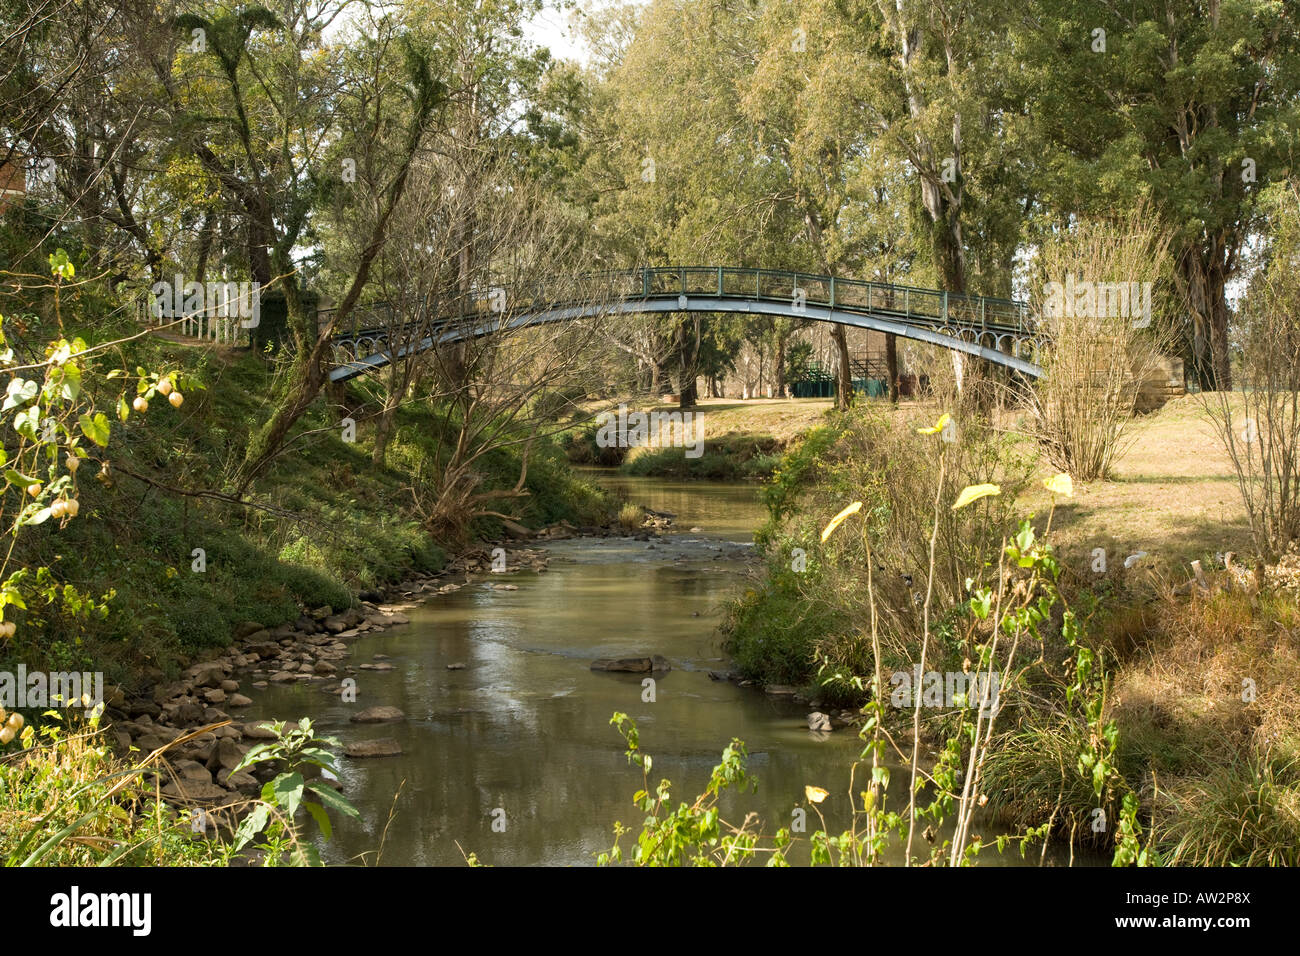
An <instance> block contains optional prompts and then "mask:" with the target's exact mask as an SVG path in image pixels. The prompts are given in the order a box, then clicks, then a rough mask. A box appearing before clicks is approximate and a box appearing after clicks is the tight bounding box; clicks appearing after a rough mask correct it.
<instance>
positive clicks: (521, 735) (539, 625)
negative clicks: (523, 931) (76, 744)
mask: <svg viewBox="0 0 1300 956" xmlns="http://www.w3.org/2000/svg"><path fill="white" fill-rule="evenodd" d="M600 480H601V481H602V482H603V483H605V484H606V486H607V487H611V488H613V489H615V490H618V489H621V490H622V492H624V493H626V494H627V496H628V497H629V498H630V500H633V501H636V502H638V503H642V504H645V505H647V506H649V507H651V508H653V509H655V510H656V511H666V512H672V513H674V514H675V515H676V516H677V518H676V520H675V523H674V527H673V529H672V531H671V532H670V533H669V534H667V535H665V537H664V538H663V539H661V540H659V541H656V542H653V543H647V542H645V541H638V540H635V539H631V538H579V539H572V540H567V541H557V542H553V543H550V544H548V545H547V547H548V550H549V552H550V556H551V557H550V566H549V569H548V570H547V571H545V572H544V573H537V572H534V571H524V572H520V573H517V574H505V575H500V574H498V575H492V576H491V579H492V580H491V583H493V584H500V583H510V584H514V585H516V586H517V588H518V589H517V590H497V589H493V588H490V587H489V586H486V585H488V584H489V582H486V581H476V582H475V583H473V584H471V585H469V586H467V587H465V588H462V589H461V590H459V591H455V592H452V593H449V594H446V595H442V596H439V597H435V598H434V599H433V600H432V601H431V602H430V603H428V604H426V605H424V606H422V607H420V608H418V609H416V610H413V611H410V612H408V616H409V617H410V619H411V623H410V625H409V626H406V627H400V628H395V629H392V630H389V631H386V632H383V633H381V634H378V635H376V636H373V637H366V638H363V639H362V640H360V641H358V642H357V643H355V644H354V645H353V647H352V649H353V655H354V656H353V658H352V659H351V660H350V661H349V663H350V664H352V665H353V666H356V665H359V664H363V663H366V662H368V661H370V660H371V659H372V658H373V656H374V655H384V656H385V657H386V659H387V660H388V662H389V663H391V664H392V665H393V669H392V670H389V671H378V672H376V671H359V672H358V673H357V682H358V687H357V692H358V698H357V701H356V703H342V702H340V701H339V699H338V698H337V697H335V696H331V695H328V694H326V693H324V692H322V690H321V689H320V688H319V687H316V688H313V687H312V686H311V685H310V684H291V685H280V684H272V685H271V686H269V687H268V688H267V689H266V690H264V691H261V692H259V693H258V694H257V695H256V696H257V699H256V702H255V703H254V705H253V707H252V708H250V712H249V714H248V717H249V718H250V719H251V718H268V719H269V718H280V719H284V718H296V717H298V716H300V715H304V714H305V715H308V716H311V717H312V718H313V720H314V721H315V725H316V728H317V729H318V731H319V732H321V733H324V734H328V735H332V736H335V737H337V738H339V739H340V740H341V741H342V742H343V743H348V742H351V741H355V740H363V739H368V738H373V737H393V738H396V739H397V741H398V742H399V743H400V744H401V747H402V754H401V755H399V756H393V757H384V758H375V759H364V760H352V759H349V758H346V757H341V758H340V765H341V779H342V781H343V784H344V787H345V792H346V794H347V796H348V798H349V799H350V800H351V801H352V802H353V804H354V805H355V806H356V807H357V809H358V810H360V812H361V820H360V821H353V820H348V819H344V818H340V817H339V816H338V815H337V814H335V815H334V816H335V819H336V828H335V832H334V836H333V838H332V839H331V840H329V841H325V842H322V843H321V845H320V846H321V852H322V857H323V858H324V859H325V860H326V861H327V862H331V863H362V862H365V863H368V864H374V863H375V862H376V861H377V860H378V862H380V863H382V864H384V865H462V864H463V863H464V856H463V853H471V852H472V853H474V854H476V855H477V857H478V859H479V860H480V861H482V862H484V863H488V864H494V865H539V864H550V865H590V864H592V863H594V862H595V854H596V853H598V852H600V851H602V850H606V849H608V848H609V846H610V844H611V843H612V841H613V826H614V822H615V821H616V820H617V821H622V823H623V824H625V825H629V826H632V827H633V828H634V831H639V826H640V823H641V818H642V814H641V813H640V812H639V811H638V810H637V809H636V808H635V807H634V806H633V805H632V799H631V798H632V794H633V793H634V792H635V791H636V790H638V789H640V788H641V786H642V779H641V774H640V770H639V769H638V768H636V767H633V766H629V765H628V761H627V758H626V757H625V755H624V752H623V751H624V746H623V742H622V740H621V738H620V737H619V735H618V734H617V732H616V731H615V729H614V728H613V727H611V726H610V717H611V715H612V714H613V713H614V712H615V711H622V712H624V713H627V714H628V715H630V716H631V717H633V718H634V719H635V720H636V721H637V723H638V725H639V726H640V730H641V745H642V749H643V750H644V751H645V752H647V753H649V754H651V755H652V756H653V758H654V764H653V773H652V774H651V785H652V788H653V786H656V785H657V784H658V782H659V780H660V779H661V778H664V777H666V778H668V779H669V780H671V781H672V783H673V797H674V804H675V803H676V802H677V801H678V800H681V799H688V800H689V799H693V798H694V797H695V796H697V795H698V794H699V792H700V791H701V790H702V788H703V786H704V784H705V782H706V781H707V779H708V776H709V772H710V770H711V768H712V767H713V766H714V765H715V764H717V762H718V760H719V756H720V754H721V751H722V749H723V747H724V746H726V744H727V743H728V742H729V741H730V740H731V738H733V737H738V738H740V739H741V740H743V741H744V742H745V744H746V746H747V747H748V749H749V754H750V757H749V761H748V766H749V768H750V770H751V772H752V773H753V775H754V776H755V777H756V778H757V780H758V788H757V791H756V792H750V793H746V794H743V795H740V794H735V795H732V796H729V797H728V798H727V799H726V800H725V801H724V802H723V804H722V811H723V812H722V816H723V819H724V820H731V821H738V820H740V819H742V818H743V817H744V815H745V813H746V812H747V811H754V812H757V813H758V814H759V815H760V817H761V818H762V820H763V821H764V822H765V824H766V826H765V832H768V833H771V832H773V831H774V830H775V829H776V827H778V826H789V825H790V824H791V822H792V819H793V817H792V812H793V810H794V808H795V807H796V805H800V804H802V805H805V806H806V805H807V802H806V799H805V797H804V787H805V785H813V786H818V787H822V788H824V789H826V790H829V791H830V793H831V795H830V796H829V797H827V798H826V800H825V801H824V802H823V803H822V804H821V806H820V809H821V811H822V813H823V815H824V816H825V819H826V823H827V824H828V825H829V827H830V828H831V831H832V832H835V833H838V832H839V831H840V830H841V829H842V828H844V827H845V826H846V825H847V823H848V819H849V814H850V803H849V796H848V788H849V784H850V778H849V772H850V767H851V765H852V764H853V762H854V759H855V758H856V756H857V755H858V753H859V751H860V749H861V742H860V741H859V740H858V739H857V737H856V735H855V734H854V733H853V731H852V730H839V731H836V732H834V733H832V734H830V735H825V734H813V733H811V732H810V731H809V730H808V729H807V724H806V720H805V715H806V714H807V712H808V710H809V708H808V707H807V706H806V705H799V704H794V703H792V702H789V701H783V700H777V699H774V698H771V697H769V696H767V695H765V694H763V693H762V692H761V691H760V690H759V689H758V688H754V687H740V686H738V685H736V684H735V683H732V682H729V681H725V680H713V679H711V678H710V676H709V673H708V672H709V671H710V670H714V671H721V670H726V669H727V667H728V664H727V661H726V658H725V655H724V653H723V651H722V648H721V647H720V643H719V638H718V636H717V633H716V630H717V625H718V623H719V619H720V606H721V603H722V602H723V601H725V600H726V598H727V597H728V596H729V595H731V594H733V593H735V591H736V589H737V588H739V587H741V586H743V583H744V581H745V580H746V575H747V574H748V565H747V563H746V560H745V551H746V549H747V548H748V547H749V546H750V544H749V542H750V537H751V533H752V531H753V529H755V528H756V527H757V526H758V524H759V523H760V521H761V520H762V509H761V507H760V505H759V503H758V500H757V493H758V489H757V487H756V486H755V485H752V484H727V483H701V482H691V483H684V482H672V481H664V480H659V479H649V478H629V477H625V476H621V475H617V474H616V473H604V474H601V475H600ZM697 526H698V527H699V528H700V529H701V530H700V531H698V532H691V531H690V530H689V529H691V528H692V527H697ZM653 654H661V655H663V656H664V657H665V658H667V659H668V660H669V662H670V663H671V665H672V670H671V671H670V672H668V673H664V674H657V675H655V683H654V686H653V691H654V699H653V701H649V700H646V699H644V698H645V697H647V696H649V695H648V694H647V693H646V688H645V687H644V686H643V683H642V681H643V680H644V675H640V674H617V673H601V672H593V671H591V670H590V669H589V665H590V663H591V662H592V661H593V660H594V659H596V658H599V657H634V656H635V657H640V656H650V655H653ZM381 659H383V658H381ZM449 664H464V665H465V666H464V668H463V669H457V670H449V669H448V666H447V665H449ZM378 704H385V705H391V706H395V707H398V708H400V709H401V710H402V711H403V712H405V714H406V717H407V719H406V720H405V721H404V722H401V723H395V724H380V725H359V724H354V723H351V722H350V718H351V717H352V715H354V714H355V713H357V711H358V710H359V709H360V708H363V707H369V706H373V705H378ZM862 779H863V775H862V771H861V769H860V770H859V776H858V783H859V789H861V786H860V785H861V782H862ZM896 781H897V782H898V784H899V786H896V787H895V788H893V789H894V790H896V791H899V792H903V791H904V790H905V786H906V785H905V782H904V781H905V777H903V776H902V772H899V773H898V774H896ZM808 823H809V826H808V829H809V830H813V829H816V828H817V827H818V826H819V825H820V824H819V821H817V819H816V817H815V815H811V814H810V815H809V819H808ZM633 842H634V834H630V835H628V836H625V837H624V838H623V845H624V847H625V849H627V848H630V846H631V845H632V843H633ZM798 855H802V854H798Z"/></svg>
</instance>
